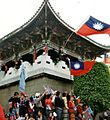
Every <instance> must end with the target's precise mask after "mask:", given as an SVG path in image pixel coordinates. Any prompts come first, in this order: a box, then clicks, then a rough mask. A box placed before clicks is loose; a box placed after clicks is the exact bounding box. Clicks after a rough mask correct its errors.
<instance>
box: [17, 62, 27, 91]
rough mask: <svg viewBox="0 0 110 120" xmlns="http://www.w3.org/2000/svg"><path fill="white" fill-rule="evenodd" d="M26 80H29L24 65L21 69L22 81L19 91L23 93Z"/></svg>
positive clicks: (20, 81)
mask: <svg viewBox="0 0 110 120" xmlns="http://www.w3.org/2000/svg"><path fill="white" fill-rule="evenodd" d="M26 78H27V75H26V70H25V66H24V65H23V63H22V64H21V67H20V80H19V90H20V91H21V92H24V91H25V80H26Z"/></svg>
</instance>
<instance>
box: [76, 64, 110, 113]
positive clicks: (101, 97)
mask: <svg viewBox="0 0 110 120" xmlns="http://www.w3.org/2000/svg"><path fill="white" fill-rule="evenodd" d="M74 93H75V94H76V95H79V96H80V97H81V99H82V101H83V102H87V103H89V104H90V106H91V107H92V109H93V110H94V111H95V112H101V111H104V110H106V109H108V108H110V74H109V70H108V67H107V66H106V65H105V64H103V63H98V62H96V63H95V65H94V66H93V68H92V70H91V71H90V72H89V73H87V74H86V75H83V76H80V77H75V79H74Z"/></svg>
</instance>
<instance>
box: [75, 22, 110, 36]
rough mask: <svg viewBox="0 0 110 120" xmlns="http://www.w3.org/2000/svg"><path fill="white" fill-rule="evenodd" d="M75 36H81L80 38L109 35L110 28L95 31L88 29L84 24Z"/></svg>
mask: <svg viewBox="0 0 110 120" xmlns="http://www.w3.org/2000/svg"><path fill="white" fill-rule="evenodd" d="M76 34H79V35H82V36H88V35H92V34H110V28H107V29H105V30H103V31H97V30H94V29H92V28H90V27H88V26H87V25H86V24H84V25H83V26H82V27H81V28H80V29H79V30H78V31H77V32H76Z"/></svg>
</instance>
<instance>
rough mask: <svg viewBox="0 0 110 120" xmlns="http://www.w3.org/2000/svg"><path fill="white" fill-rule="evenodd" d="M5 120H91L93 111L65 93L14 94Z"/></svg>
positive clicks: (73, 96) (77, 98) (10, 99)
mask: <svg viewBox="0 0 110 120" xmlns="http://www.w3.org/2000/svg"><path fill="white" fill-rule="evenodd" d="M8 102H9V111H8V113H7V115H6V119H7V120H93V117H92V116H93V111H92V110H91V108H90V107H89V106H87V105H86V104H84V103H82V102H81V99H80V98H79V97H76V96H75V95H70V94H69V93H67V92H64V93H60V92H59V91H54V93H48V92H47V91H45V92H44V93H42V94H40V93H35V95H33V96H31V97H29V96H28V95H27V94H26V93H24V92H21V93H20V94H19V93H18V92H15V93H14V95H13V96H12V97H10V98H9V101H8Z"/></svg>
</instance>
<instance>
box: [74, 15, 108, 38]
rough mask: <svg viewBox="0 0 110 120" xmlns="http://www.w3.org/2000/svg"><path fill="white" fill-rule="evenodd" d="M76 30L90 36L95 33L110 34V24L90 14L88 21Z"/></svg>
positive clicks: (77, 32) (80, 33)
mask: <svg viewBox="0 0 110 120" xmlns="http://www.w3.org/2000/svg"><path fill="white" fill-rule="evenodd" d="M75 32H76V34H79V35H82V36H89V35H93V34H110V25H109V24H106V23H104V22H102V21H100V20H98V19H96V18H94V17H92V16H90V17H89V18H88V20H86V22H85V23H84V24H83V25H82V26H81V27H80V28H78V29H77V30H76V31H75Z"/></svg>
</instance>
